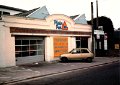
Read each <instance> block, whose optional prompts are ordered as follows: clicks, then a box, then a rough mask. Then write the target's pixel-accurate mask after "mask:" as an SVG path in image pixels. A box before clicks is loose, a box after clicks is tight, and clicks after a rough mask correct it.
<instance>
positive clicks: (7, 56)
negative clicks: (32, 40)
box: [0, 22, 16, 67]
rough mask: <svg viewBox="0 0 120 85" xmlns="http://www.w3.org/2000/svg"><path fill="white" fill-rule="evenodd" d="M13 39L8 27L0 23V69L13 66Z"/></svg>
mask: <svg viewBox="0 0 120 85" xmlns="http://www.w3.org/2000/svg"><path fill="white" fill-rule="evenodd" d="M15 64H16V63H15V38H14V37H12V36H11V34H10V29H9V27H6V26H4V24H3V22H2V23H0V67H7V66H15Z"/></svg>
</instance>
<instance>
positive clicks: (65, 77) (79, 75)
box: [14, 62, 120, 85]
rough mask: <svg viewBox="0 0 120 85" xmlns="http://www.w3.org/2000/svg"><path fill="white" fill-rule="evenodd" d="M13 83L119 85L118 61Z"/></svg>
mask: <svg viewBox="0 0 120 85" xmlns="http://www.w3.org/2000/svg"><path fill="white" fill-rule="evenodd" d="M14 85H120V62H119V63H114V64H109V65H104V66H100V67H95V68H90V69H84V70H77V71H72V72H66V73H62V74H58V75H52V76H47V77H44V78H37V79H33V80H28V81H24V82H21V83H17V84H14Z"/></svg>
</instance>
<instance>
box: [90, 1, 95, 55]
mask: <svg viewBox="0 0 120 85" xmlns="http://www.w3.org/2000/svg"><path fill="white" fill-rule="evenodd" d="M93 17H94V15H93V2H91V25H92V53H93V54H94V56H95V52H94V26H93V24H94V23H93Z"/></svg>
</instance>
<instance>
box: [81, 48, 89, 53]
mask: <svg viewBox="0 0 120 85" xmlns="http://www.w3.org/2000/svg"><path fill="white" fill-rule="evenodd" d="M81 53H89V52H88V50H86V49H81Z"/></svg>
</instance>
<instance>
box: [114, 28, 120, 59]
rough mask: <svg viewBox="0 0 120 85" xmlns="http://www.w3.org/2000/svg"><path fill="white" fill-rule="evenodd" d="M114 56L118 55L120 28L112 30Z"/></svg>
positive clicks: (119, 51)
mask: <svg viewBox="0 0 120 85" xmlns="http://www.w3.org/2000/svg"><path fill="white" fill-rule="evenodd" d="M114 49H115V50H114V51H115V53H114V54H115V55H114V56H119V57H120V29H118V30H115V31H114Z"/></svg>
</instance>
